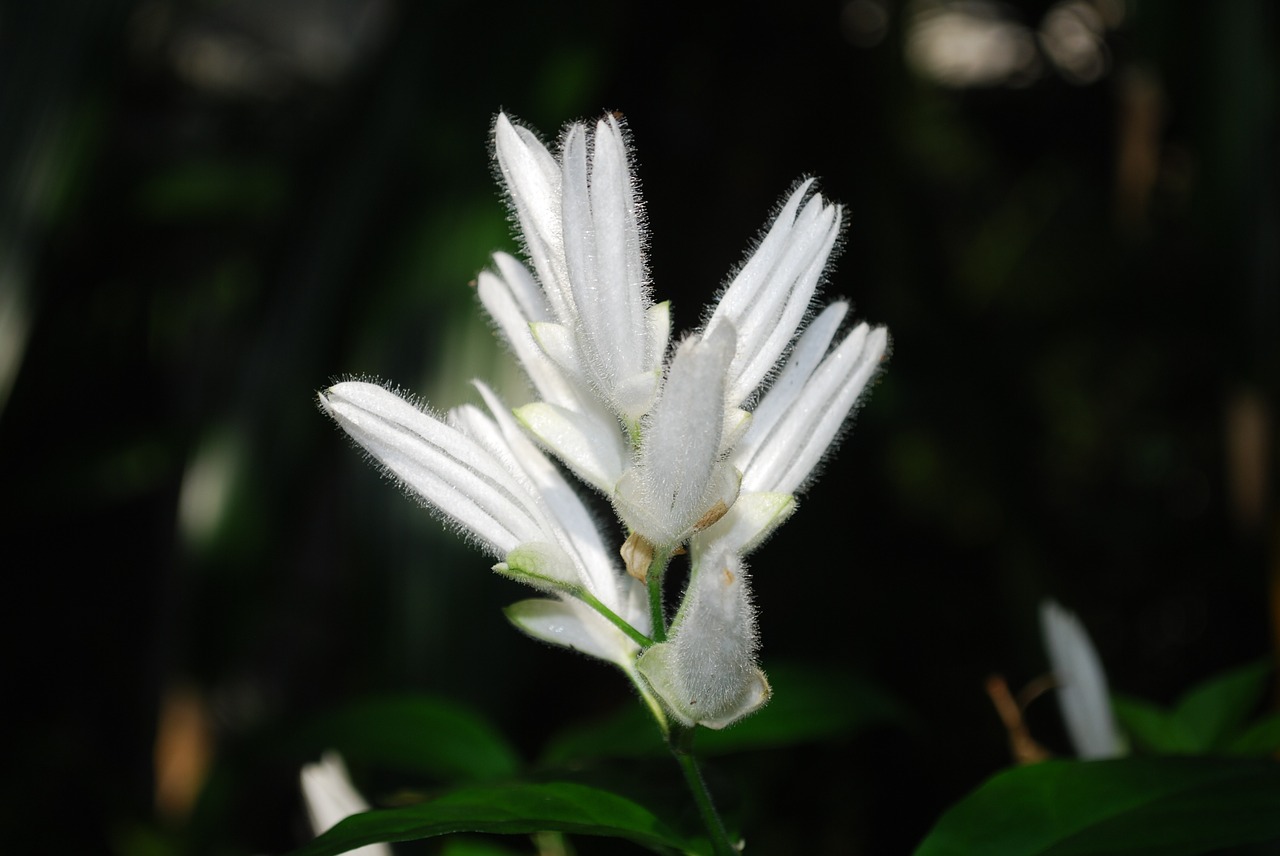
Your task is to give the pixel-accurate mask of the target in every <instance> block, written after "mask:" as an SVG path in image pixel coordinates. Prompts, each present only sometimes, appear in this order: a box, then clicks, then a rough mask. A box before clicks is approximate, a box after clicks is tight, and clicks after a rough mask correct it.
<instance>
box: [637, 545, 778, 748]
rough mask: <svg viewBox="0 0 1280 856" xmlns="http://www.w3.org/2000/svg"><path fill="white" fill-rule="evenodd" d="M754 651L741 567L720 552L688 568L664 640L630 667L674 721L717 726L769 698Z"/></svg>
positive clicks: (753, 631) (738, 561)
mask: <svg viewBox="0 0 1280 856" xmlns="http://www.w3.org/2000/svg"><path fill="white" fill-rule="evenodd" d="M757 645H758V642H757V638H756V624H755V611H754V610H753V608H752V606H751V599H750V593H749V591H748V588H747V575H746V569H745V567H744V566H743V563H742V560H741V559H740V558H738V557H737V556H735V555H733V554H731V553H729V554H720V555H719V556H717V557H712V558H710V559H709V560H708V561H705V562H703V563H702V564H701V565H700V566H699V567H698V568H696V569H695V571H694V574H693V578H692V579H691V580H690V582H689V588H688V590H687V591H686V592H685V596H684V601H683V602H682V603H681V605H680V611H679V613H678V614H677V615H676V619H675V621H673V622H672V625H671V634H670V636H669V637H668V640H667V641H666V642H660V643H658V644H657V645H654V646H653V647H651V648H649V649H647V650H646V651H645V653H644V654H642V655H641V657H640V660H639V662H638V664H637V667H638V668H639V670H640V674H642V675H643V676H644V678H645V680H647V681H648V682H649V686H650V687H652V688H653V691H654V693H655V694H656V695H657V696H658V698H659V699H661V700H662V702H663V706H664V707H666V708H667V710H668V711H669V712H670V713H671V715H672V716H674V717H675V718H676V719H678V720H680V721H681V722H683V723H684V724H685V725H693V724H695V723H696V724H700V725H705V726H707V727H708V728H723V727H725V726H726V725H729V724H731V723H733V722H735V721H737V720H738V719H741V718H742V717H744V716H746V715H747V714H749V713H751V712H753V711H755V710H756V709H758V708H759V707H760V706H761V705H763V704H764V703H765V702H766V701H768V700H769V693H770V690H769V683H768V681H767V680H766V679H765V676H764V673H763V672H761V671H760V667H759V666H757V665H756V657H755V655H756V648H757Z"/></svg>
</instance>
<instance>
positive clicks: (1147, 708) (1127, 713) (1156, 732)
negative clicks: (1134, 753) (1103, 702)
mask: <svg viewBox="0 0 1280 856" xmlns="http://www.w3.org/2000/svg"><path fill="white" fill-rule="evenodd" d="M1111 704H1112V707H1113V708H1114V709H1115V712H1116V718H1118V719H1119V720H1120V727H1121V728H1123V729H1124V731H1125V732H1126V733H1127V734H1128V735H1129V737H1130V738H1131V739H1132V740H1133V742H1134V743H1136V744H1137V745H1138V747H1139V748H1141V749H1143V750H1144V751H1147V752H1152V753H1155V754H1158V755H1187V754H1193V753H1194V752H1195V745H1196V740H1195V738H1194V737H1193V736H1192V735H1190V734H1188V733H1186V731H1185V729H1184V727H1183V725H1182V723H1180V722H1178V721H1177V720H1176V719H1175V718H1174V716H1173V714H1171V713H1170V712H1169V711H1167V710H1165V709H1164V708H1162V707H1158V706H1157V705H1154V704H1151V703H1150V702H1146V701H1142V700H1141V699H1136V698H1129V697H1127V696H1121V695H1117V696H1114V697H1113V698H1112V702H1111Z"/></svg>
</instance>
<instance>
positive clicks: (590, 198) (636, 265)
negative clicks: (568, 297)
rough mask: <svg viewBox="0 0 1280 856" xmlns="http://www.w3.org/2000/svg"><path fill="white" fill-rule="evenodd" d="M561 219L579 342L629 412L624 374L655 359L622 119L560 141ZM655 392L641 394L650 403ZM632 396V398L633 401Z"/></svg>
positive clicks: (601, 383)
mask: <svg viewBox="0 0 1280 856" xmlns="http://www.w3.org/2000/svg"><path fill="white" fill-rule="evenodd" d="M561 148H562V153H561V160H562V194H561V222H562V223H563V238H564V256H565V265H566V270H567V271H568V276H569V285H570V288H571V289H572V290H573V300H574V306H575V307H576V309H577V313H578V319H579V321H580V323H579V324H577V325H576V331H577V334H578V339H579V342H580V344H581V346H582V349H583V350H584V351H585V355H586V357H587V359H588V362H589V364H590V368H591V371H592V374H593V375H594V378H595V381H596V384H597V386H598V388H599V390H600V393H601V395H602V396H603V397H604V398H605V399H606V400H608V401H609V402H610V403H611V404H612V405H613V406H614V408H615V409H617V410H618V411H619V412H620V413H621V414H622V415H624V416H626V417H627V418H635V417H637V416H638V415H639V413H635V412H626V408H625V407H624V402H623V401H621V400H620V399H619V390H620V387H621V386H622V385H623V383H624V382H626V381H627V380H629V379H630V378H632V377H634V376H635V375H638V374H641V373H643V372H645V371H646V370H647V369H651V368H653V367H650V366H646V365H645V358H646V356H647V355H648V353H649V352H650V351H651V348H650V347H649V344H648V337H649V324H648V323H647V319H646V317H645V310H646V309H647V308H648V301H649V295H648V290H647V285H646V282H645V271H644V260H643V255H642V253H641V244H642V241H641V235H640V223H639V221H638V219H637V213H636V212H637V207H638V206H637V204H636V201H635V198H634V187H633V185H632V181H631V172H630V167H629V164H628V162H627V150H626V143H625V140H624V139H623V137H622V131H621V129H620V127H619V126H618V124H617V121H616V120H615V119H613V118H612V117H610V118H609V119H608V120H602V121H600V122H599V123H598V124H597V125H596V128H595V131H594V132H592V131H591V130H590V129H588V128H587V127H586V126H584V125H581V124H574V125H571V126H569V128H568V129H567V130H566V132H565V135H564V137H563V143H562V147H561ZM650 398H651V396H650V397H644V398H642V400H641V404H642V406H647V404H648V403H649V399H650ZM627 404H630V402H627Z"/></svg>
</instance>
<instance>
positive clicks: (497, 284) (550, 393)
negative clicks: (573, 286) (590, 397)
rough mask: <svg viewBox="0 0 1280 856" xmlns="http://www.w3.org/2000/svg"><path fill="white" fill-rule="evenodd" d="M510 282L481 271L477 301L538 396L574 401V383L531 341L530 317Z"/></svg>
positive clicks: (577, 395)
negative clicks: (500, 334)
mask: <svg viewBox="0 0 1280 856" xmlns="http://www.w3.org/2000/svg"><path fill="white" fill-rule="evenodd" d="M521 269H522V270H523V267H521ZM525 276H526V277H527V276H528V274H527V273H526V274H525ZM511 284H512V280H511V279H504V278H502V277H499V276H496V275H494V274H492V273H489V272H488V271H482V272H481V273H480V277H479V283H478V286H477V290H478V291H479V293H480V302H481V303H482V304H483V305H484V308H485V309H486V310H487V311H488V313H489V316H490V317H491V318H493V320H494V321H495V322H497V324H498V327H499V328H500V329H501V330H502V334H503V337H504V338H505V339H506V340H507V344H509V345H510V346H511V350H512V352H513V353H514V354H515V357H516V359H517V360H518V361H519V363H520V365H521V367H522V368H523V369H524V370H525V373H526V374H528V376H529V380H530V381H531V382H532V383H533V387H534V389H535V390H537V393H538V395H540V396H541V397H542V398H543V399H545V400H547V401H553V402H555V403H557V404H560V405H562V406H572V405H574V404H576V403H578V401H579V400H580V397H581V394H580V393H579V391H578V390H577V388H576V384H574V382H573V381H572V380H570V379H569V377H568V376H567V375H566V374H565V373H564V371H563V370H562V369H561V368H560V366H558V365H557V364H556V363H555V362H554V361H553V360H552V359H550V358H549V357H548V356H547V354H546V352H545V351H544V350H543V349H542V348H541V347H540V346H539V345H538V343H537V342H535V341H534V339H533V334H532V332H531V331H530V329H529V325H530V320H531V319H530V316H529V315H527V314H526V311H525V305H524V303H525V301H524V300H523V299H522V298H521V297H520V296H518V295H517V289H516V288H513V287H512V285H511ZM527 296H528V295H525V297H527ZM544 311H545V310H544Z"/></svg>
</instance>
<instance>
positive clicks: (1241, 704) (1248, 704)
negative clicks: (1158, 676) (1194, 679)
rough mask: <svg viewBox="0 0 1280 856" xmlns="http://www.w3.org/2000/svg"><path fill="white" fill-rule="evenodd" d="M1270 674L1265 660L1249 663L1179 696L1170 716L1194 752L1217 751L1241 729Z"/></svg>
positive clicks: (1268, 665)
mask: <svg viewBox="0 0 1280 856" xmlns="http://www.w3.org/2000/svg"><path fill="white" fill-rule="evenodd" d="M1270 674H1271V666H1270V664H1269V663H1267V662H1266V661H1259V662H1257V663H1251V664H1249V665H1247V666H1242V667H1240V668H1238V669H1232V670H1231V671H1229V672H1226V673H1225V674H1222V675H1218V676H1216V677H1213V678H1210V679H1209V680H1207V681H1205V682H1204V683H1202V684H1199V685H1198V686H1196V687H1194V688H1192V689H1191V691H1190V692H1188V693H1187V694H1186V695H1184V696H1183V697H1182V700H1181V701H1179V702H1178V706H1177V707H1176V708H1175V709H1174V711H1173V715H1174V717H1175V719H1176V720H1177V721H1178V723H1179V724H1180V725H1181V726H1182V727H1183V729H1184V730H1185V731H1186V732H1187V733H1188V734H1190V735H1192V736H1193V737H1194V739H1195V740H1196V749H1195V750H1194V751H1200V752H1208V751H1210V750H1211V749H1216V748H1219V747H1221V746H1223V745H1224V744H1225V743H1226V742H1227V740H1228V738H1230V737H1231V736H1233V735H1234V734H1235V733H1237V732H1238V731H1239V730H1240V729H1241V728H1242V727H1243V726H1244V724H1245V722H1246V721H1248V719H1249V715H1250V714H1251V713H1253V711H1254V710H1255V709H1256V708H1257V706H1258V703H1259V702H1260V701H1261V700H1262V694H1263V693H1264V692H1265V691H1266V689H1267V678H1268V677H1269V676H1270Z"/></svg>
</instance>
